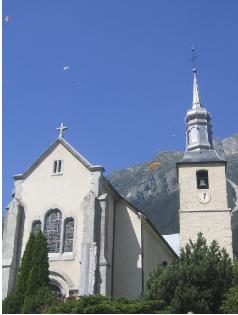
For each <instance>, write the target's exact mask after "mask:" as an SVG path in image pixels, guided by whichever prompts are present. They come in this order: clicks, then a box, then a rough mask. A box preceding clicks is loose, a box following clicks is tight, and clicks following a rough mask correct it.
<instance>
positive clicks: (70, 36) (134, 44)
mask: <svg viewBox="0 0 238 315" xmlns="http://www.w3.org/2000/svg"><path fill="white" fill-rule="evenodd" d="M6 15H8V16H9V22H8V23H7V24H6V22H5V21H4V20H3V206H4V207H5V205H6V204H7V202H8V201H9V200H10V195H11V190H12V188H13V180H12V175H14V174H19V173H22V172H24V171H25V170H26V169H27V168H28V167H29V166H30V165H31V164H32V163H33V162H34V161H35V160H36V159H37V158H38V157H39V155H40V154H41V153H42V152H43V151H44V150H46V149H47V148H48V146H49V145H50V144H52V143H53V142H54V140H55V139H56V137H57V132H56V130H55V129H56V127H58V126H59V124H60V122H61V121H62V122H64V123H65V124H66V125H67V126H68V127H69V130H68V131H67V132H66V133H65V138H66V140H67V141H69V142H70V143H71V144H72V145H73V146H74V147H75V148H76V149H77V150H79V151H80V153H81V154H83V155H84V156H85V157H86V158H87V159H88V160H89V161H91V162H92V163H94V164H102V165H103V166H104V167H105V168H106V171H107V173H109V172H110V171H112V170H115V169H120V168H124V167H127V166H130V165H134V164H138V163H141V162H145V161H148V160H150V159H152V158H153V156H154V155H155V153H156V152H157V151H161V150H170V149H184V146H185V137H184V127H185V126H184V116H185V113H186V110H187V109H188V108H189V107H190V106H191V102H192V71H191V69H192V65H191V62H190V60H189V59H190V58H191V46H192V45H194V46H195V48H196V50H197V55H198V58H197V68H198V79H199V87H200V94H201V100H202V102H203V104H204V105H205V106H206V107H207V109H208V110H209V111H210V112H211V114H212V124H213V131H214V135H215V136H218V137H226V136H229V135H232V134H234V133H237V132H238V127H237V117H238V103H237V87H238V62H237V56H238V36H237V33H238V19H237V16H238V1H236V0H230V1H225V0H224V1H219V0H210V1H207V0H200V1H194V0H183V1H182V0H180V1H177V0H173V1H172V0H144V1H142V0H129V1H128V0H61V1H59V0H50V1H49V0H40V1H32V0H21V1H19V0H8V1H7V0H4V1H3V16H6ZM64 66H70V69H68V70H66V71H63V67H64Z"/></svg>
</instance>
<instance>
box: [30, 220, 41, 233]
mask: <svg viewBox="0 0 238 315" xmlns="http://www.w3.org/2000/svg"><path fill="white" fill-rule="evenodd" d="M40 230H41V221H40V220H37V221H34V222H33V223H32V233H34V234H35V235H36V234H37V233H38V232H39V231H40Z"/></svg>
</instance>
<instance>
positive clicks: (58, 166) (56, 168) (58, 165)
mask: <svg viewBox="0 0 238 315" xmlns="http://www.w3.org/2000/svg"><path fill="white" fill-rule="evenodd" d="M53 173H54V174H61V173H62V160H55V161H54V165H53Z"/></svg>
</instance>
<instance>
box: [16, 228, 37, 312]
mask: <svg viewBox="0 0 238 315" xmlns="http://www.w3.org/2000/svg"><path fill="white" fill-rule="evenodd" d="M34 243H35V235H34V234H33V233H31V234H30V237H29V240H28V242H27V244H26V248H25V251H24V254H23V257H22V260H21V266H20V268H19V275H18V280H17V288H16V294H17V295H18V296H19V300H20V306H22V305H23V303H24V298H25V292H26V290H27V283H28V279H29V274H30V271H31V269H32V258H33V250H34Z"/></svg>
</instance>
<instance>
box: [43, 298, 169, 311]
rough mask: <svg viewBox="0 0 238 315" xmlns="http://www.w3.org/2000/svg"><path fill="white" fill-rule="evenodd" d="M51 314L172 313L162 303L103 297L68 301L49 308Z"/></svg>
mask: <svg viewBox="0 0 238 315" xmlns="http://www.w3.org/2000/svg"><path fill="white" fill-rule="evenodd" d="M47 312H48V313H50V314H58V313H61V314H65V313H67V314H76V313H78V314H79V313H80V314H144V313H150V314H155V313H158V312H161V313H171V308H166V307H165V303H164V302H161V301H148V300H146V301H145V300H129V299H125V298H121V299H118V300H113V299H111V298H109V297H105V296H101V295H91V296H81V297H79V299H78V300H75V301H72V300H66V301H65V302H64V303H61V304H60V305H57V306H52V307H49V308H48V310H47Z"/></svg>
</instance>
